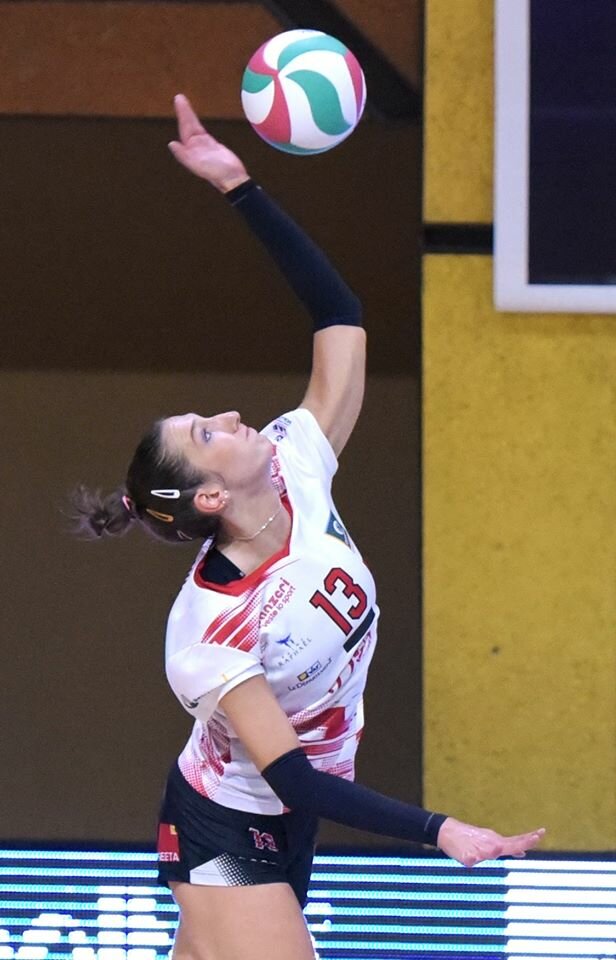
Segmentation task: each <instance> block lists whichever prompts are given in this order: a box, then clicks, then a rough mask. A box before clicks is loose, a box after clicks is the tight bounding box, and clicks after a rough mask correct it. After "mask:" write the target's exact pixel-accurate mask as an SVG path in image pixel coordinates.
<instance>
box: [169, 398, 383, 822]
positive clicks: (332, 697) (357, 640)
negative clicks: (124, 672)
mask: <svg viewBox="0 0 616 960" xmlns="http://www.w3.org/2000/svg"><path fill="white" fill-rule="evenodd" d="M262 433H263V434H264V435H265V436H266V437H268V438H269V439H270V440H271V441H272V443H273V444H274V445H275V453H274V457H273V460H272V471H273V478H274V482H275V483H276V485H277V487H278V489H279V492H280V493H281V495H282V498H283V502H284V504H285V506H286V508H287V509H288V510H289V512H290V514H291V519H292V525H291V533H290V537H289V540H288V543H287V544H286V545H285V547H284V548H283V549H282V550H281V551H280V552H279V553H278V554H276V555H275V556H273V557H270V558H269V560H268V561H266V563H264V564H263V565H262V566H261V567H259V568H258V569H257V570H255V571H253V572H252V573H250V574H249V575H248V576H246V577H244V578H242V579H240V580H236V581H234V582H232V583H229V584H225V585H219V584H213V583H208V582H206V581H205V580H204V579H203V578H202V575H201V572H200V571H201V569H202V567H203V561H204V558H205V555H206V553H207V550H208V548H209V546H210V543H209V542H206V543H205V544H204V546H203V548H202V550H201V551H200V553H199V555H198V556H197V559H196V561H195V563H194V565H193V567H192V569H191V571H190V573H189V575H188V577H187V579H186V581H185V583H184V586H183V587H182V589H181V591H180V593H179V594H178V597H177V599H176V601H175V603H174V605H173V607H172V609H171V612H170V614H169V620H168V624H167V640H166V669H167V678H168V680H169V683H170V685H171V687H172V689H173V692H174V693H175V695H176V696H177V697H178V699H179V700H180V702H181V704H182V705H183V706H184V708H185V709H186V710H187V711H188V713H190V714H191V716H193V717H194V718H195V724H194V726H193V730H192V734H191V736H190V739H189V741H188V743H187V744H186V746H185V748H184V750H183V751H182V753H181V755H180V758H179V766H180V769H181V771H182V773H183V775H184V776H185V778H186V779H187V780H188V782H189V783H190V784H191V785H192V786H193V787H194V788H195V789H196V790H197V791H199V793H201V794H203V795H204V796H207V797H209V798H210V799H211V800H214V801H215V802H216V803H220V804H223V805H224V806H227V807H232V808H234V809H236V810H245V811H251V812H255V813H263V814H279V813H282V812H283V811H284V807H283V805H282V803H281V802H280V800H279V799H278V797H277V796H276V794H275V793H274V792H273V791H272V789H271V788H270V786H269V785H268V783H267V782H266V781H265V780H264V779H263V777H262V776H261V775H260V773H259V772H258V770H257V769H256V767H255V766H254V764H253V763H252V761H251V760H250V759H249V757H248V754H247V753H246V750H245V749H244V747H243V745H242V743H241V741H240V740H239V738H238V737H237V736H236V734H235V733H234V731H233V728H232V726H231V724H230V723H229V721H228V719H227V717H226V716H225V713H224V711H223V710H222V709H221V708H220V707H219V701H220V699H221V698H222V697H223V696H224V695H225V694H226V693H228V692H229V691H230V690H232V689H233V688H234V687H235V686H237V685H238V684H240V683H243V682H244V681H245V680H247V679H249V678H250V677H254V676H258V675H263V676H265V677H266V679H267V681H268V683H269V685H270V687H271V688H272V690H273V692H274V694H275V696H276V699H277V701H278V703H279V704H280V706H281V707H282V709H283V710H284V711H285V713H286V714H287V716H288V718H289V720H290V722H291V724H292V725H293V727H294V728H295V731H296V733H297V735H298V737H299V740H300V743H301V745H302V748H303V750H304V752H305V753H306V755H307V757H308V759H309V760H310V762H311V763H312V764H313V766H314V767H316V768H317V769H319V770H325V771H327V772H328V773H332V774H337V775H338V776H341V777H345V778H347V779H353V776H354V758H355V752H356V750H357V745H358V743H359V739H360V737H361V733H362V728H363V707H362V695H363V691H364V686H365V682H366V674H367V670H368V666H369V663H370V660H371V658H372V654H373V652H374V645H375V641H376V623H377V618H378V608H377V606H376V603H375V588H374V581H373V579H372V576H371V574H370V572H369V570H368V569H367V567H366V566H365V565H364V563H363V561H362V558H361V556H360V554H359V552H358V550H357V548H356V547H355V545H354V543H353V542H352V540H351V539H350V537H349V536H348V534H347V532H346V530H345V528H344V526H343V524H342V522H341V520H340V518H339V516H338V513H337V512H336V508H335V506H334V503H333V501H332V497H331V482H332V477H333V475H334V473H335V472H336V469H337V466H338V464H337V460H336V457H335V455H334V452H333V450H332V448H331V447H330V445H329V443H328V441H327V439H326V438H325V436H324V435H323V433H322V432H321V430H320V428H319V425H318V424H317V421H316V420H315V418H314V417H313V415H312V414H311V413H310V412H309V411H308V410H306V409H302V408H300V409H298V410H294V411H292V412H291V413H288V414H286V415H285V416H282V417H279V418H278V419H277V420H275V421H273V422H272V423H271V424H270V425H269V426H267V427H266V428H265V429H264V430H263V431H262Z"/></svg>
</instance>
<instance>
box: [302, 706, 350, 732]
mask: <svg viewBox="0 0 616 960" xmlns="http://www.w3.org/2000/svg"><path fill="white" fill-rule="evenodd" d="M291 723H292V724H293V727H294V728H295V732H296V734H297V735H298V737H301V735H302V734H303V733H315V732H316V731H317V730H318V731H321V730H322V731H323V737H322V738H321V739H325V738H329V739H333V738H334V737H341V736H342V735H343V734H344V733H346V732H347V730H348V729H349V727H350V726H351V721H350V720H346V719H345V714H344V707H332V708H330V709H329V710H324V711H323V712H322V713H319V712H318V711H317V712H315V711H301V712H300V713H298V714H295V716H294V717H291Z"/></svg>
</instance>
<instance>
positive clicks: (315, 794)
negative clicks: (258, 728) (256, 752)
mask: <svg viewBox="0 0 616 960" xmlns="http://www.w3.org/2000/svg"><path fill="white" fill-rule="evenodd" d="M262 776H263V777H264V779H265V780H267V782H268V784H269V785H270V787H271V788H272V790H273V791H274V793H275V794H276V795H277V796H278V797H279V798H280V800H282V802H283V803H284V805H285V806H286V807H289V809H290V810H304V811H305V812H306V813H311V814H314V815H316V816H319V817H324V818H325V819H326V820H333V821H334V822H335V823H342V824H344V825H345V826H348V827H356V828H357V829H358V830H367V831H369V832H370V833H378V834H381V835H383V836H386V837H393V838H394V839H396V840H412V841H414V842H415V843H428V844H431V845H432V846H434V847H435V846H437V838H438V832H439V830H440V828H441V826H442V824H443V822H444V821H445V820H446V819H447V816H446V815H445V814H442V813H431V812H430V811H429V810H424V809H423V808H422V807H414V806H413V805H412V804H410V803H402V801H400V800H393V799H392V798H391V797H385V796H383V794H381V793H377V792H376V790H370V789H369V788H368V787H363V786H361V785H360V784H358V783H351V782H350V781H349V780H343V779H342V778H341V777H336V776H334V775H332V774H330V773H323V772H322V771H320V770H315V769H314V768H313V767H312V766H311V764H310V761H309V760H308V758H307V757H306V755H305V753H304V752H303V750H302V749H301V747H298V748H297V749H295V750H289V752H288V753H285V754H283V755H282V756H281V757H278V759H277V760H274V762H273V763H270V764H269V765H268V766H267V767H266V768H265V770H263V771H262Z"/></svg>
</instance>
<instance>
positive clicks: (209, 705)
mask: <svg viewBox="0 0 616 960" xmlns="http://www.w3.org/2000/svg"><path fill="white" fill-rule="evenodd" d="M166 669H167V679H168V680H169V684H170V686H171V689H172V690H173V692H174V693H175V695H176V697H177V698H178V700H179V701H180V703H181V704H182V706H183V707H184V709H185V710H187V711H188V713H190V714H191V716H193V717H194V718H195V719H196V720H200V721H201V722H202V723H206V722H207V721H208V720H209V718H210V717H211V715H212V713H213V712H214V710H215V709H216V707H217V705H218V703H219V701H220V700H221V699H222V697H224V696H225V694H227V693H229V692H230V691H231V690H233V688H234V687H237V686H238V685H239V684H240V683H244V681H245V680H249V679H250V678H251V677H257V676H259V675H261V674H264V673H265V671H264V669H263V665H262V663H261V661H260V660H259V658H258V657H257V656H256V655H255V654H253V653H248V652H245V651H243V650H235V649H233V648H232V647H224V646H218V645H214V644H208V643H194V644H192V645H191V646H188V647H184V649H183V650H180V651H178V653H176V654H174V656H172V657H171V658H170V659H169V660H168V661H167V666H166Z"/></svg>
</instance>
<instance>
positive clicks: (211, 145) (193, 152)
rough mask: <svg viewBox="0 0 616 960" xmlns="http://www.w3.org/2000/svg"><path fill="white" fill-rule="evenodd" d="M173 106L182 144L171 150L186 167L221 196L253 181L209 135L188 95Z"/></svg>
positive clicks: (173, 144) (180, 96)
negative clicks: (241, 184) (247, 181)
mask: <svg viewBox="0 0 616 960" xmlns="http://www.w3.org/2000/svg"><path fill="white" fill-rule="evenodd" d="M173 105H174V107H175V115H176V117H177V120H178V136H179V140H172V141H171V143H170V144H169V149H170V150H171V153H172V154H173V156H174V157H175V159H176V160H177V161H178V162H179V163H181V164H182V166H184V167H186V169H187V170H190V171H191V173H194V174H195V175H196V176H197V177H201V179H202V180H207V181H208V183H211V184H212V186H213V187H216V189H217V190H219V191H220V192H221V193H227V192H228V191H229V190H233V188H234V187H238V186H239V185H240V183H244V182H245V181H246V180H248V179H249V176H248V173H247V172H246V168H245V166H244V164H243V163H242V161H241V160H240V159H239V157H236V155H235V154H234V153H233V151H232V150H229V149H228V148H227V147H225V146H223V145H222V143H219V142H218V140H216V139H215V138H214V137H212V136H211V135H210V134H209V133H208V132H207V130H206V129H205V127H204V126H203V125H202V124H201V122H200V120H199V118H198V116H197V114H196V113H195V111H194V110H193V108H192V106H191V104H190V101H189V100H188V98H187V97H185V96H184V94H182V93H179V94H178V95H177V96H176V97H175V98H174V100H173Z"/></svg>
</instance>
